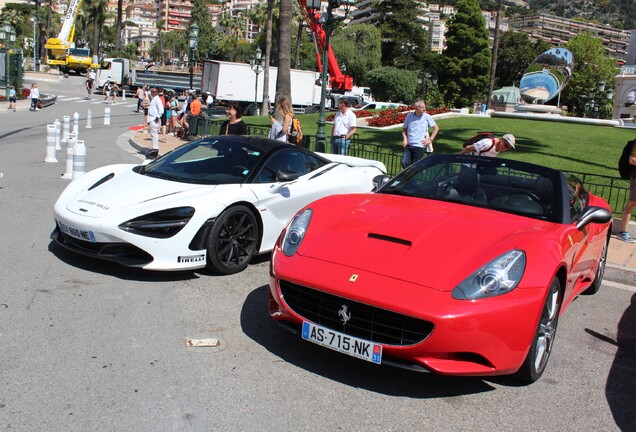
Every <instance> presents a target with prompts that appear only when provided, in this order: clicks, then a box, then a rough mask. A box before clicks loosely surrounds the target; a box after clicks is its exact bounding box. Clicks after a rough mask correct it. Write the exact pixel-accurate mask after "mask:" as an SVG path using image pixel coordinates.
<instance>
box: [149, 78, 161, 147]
mask: <svg viewBox="0 0 636 432" xmlns="http://www.w3.org/2000/svg"><path fill="white" fill-rule="evenodd" d="M160 90H161V92H163V89H156V88H154V87H153V88H152V89H151V90H150V94H151V95H152V100H151V101H150V106H149V107H148V128H149V129H150V137H151V139H152V151H151V152H149V153H148V156H150V157H153V156H154V157H156V156H157V155H158V154H159V126H161V116H162V115H163V105H164V104H162V103H161V98H160V97H159V93H160Z"/></svg>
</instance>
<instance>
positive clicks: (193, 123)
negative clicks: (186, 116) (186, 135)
mask: <svg viewBox="0 0 636 432" xmlns="http://www.w3.org/2000/svg"><path fill="white" fill-rule="evenodd" d="M188 127H189V129H190V135H192V136H197V135H199V117H190V121H189V122H188Z"/></svg>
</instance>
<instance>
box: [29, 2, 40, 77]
mask: <svg viewBox="0 0 636 432" xmlns="http://www.w3.org/2000/svg"><path fill="white" fill-rule="evenodd" d="M35 11H36V12H37V8H36V9H35ZM31 21H32V22H33V72H37V71H38V70H39V68H38V27H37V24H38V19H37V17H36V16H35V15H33V16H32V17H31Z"/></svg>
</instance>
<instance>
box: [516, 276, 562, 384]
mask: <svg viewBox="0 0 636 432" xmlns="http://www.w3.org/2000/svg"><path fill="white" fill-rule="evenodd" d="M560 291H561V283H560V282H559V280H558V279H557V278H554V279H553V280H552V283H551V284H550V288H549V289H548V295H547V297H546V299H545V303H544V304H543V309H542V310H541V317H540V318H539V325H538V326H537V330H536V331H535V334H534V339H533V340H532V345H530V350H529V351H528V355H527V356H526V359H525V361H524V362H523V365H521V368H520V369H519V370H518V371H517V373H516V377H517V378H518V379H520V380H522V381H525V382H527V383H533V382H535V381H536V380H538V379H539V378H540V377H541V375H542V374H543V371H544V370H545V367H546V365H547V364H548V359H549V358H550V353H551V352H552V345H553V344H554V337H555V336H556V330H557V324H558V322H559V310H560V309H561V293H560Z"/></svg>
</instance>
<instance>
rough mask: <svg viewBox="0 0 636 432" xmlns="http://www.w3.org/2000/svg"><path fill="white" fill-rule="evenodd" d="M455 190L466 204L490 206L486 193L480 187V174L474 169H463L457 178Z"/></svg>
mask: <svg viewBox="0 0 636 432" xmlns="http://www.w3.org/2000/svg"><path fill="white" fill-rule="evenodd" d="M455 190H456V191H457V194H458V195H459V198H460V199H461V200H462V201H464V202H473V203H476V204H488V198H487V197H486V192H484V190H483V189H482V188H480V187H479V174H477V170H476V169H474V168H469V167H462V169H461V171H460V172H459V175H458V177H457V184H456V185H455Z"/></svg>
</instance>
